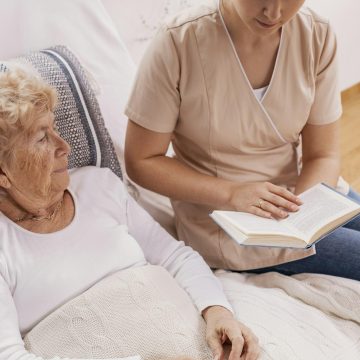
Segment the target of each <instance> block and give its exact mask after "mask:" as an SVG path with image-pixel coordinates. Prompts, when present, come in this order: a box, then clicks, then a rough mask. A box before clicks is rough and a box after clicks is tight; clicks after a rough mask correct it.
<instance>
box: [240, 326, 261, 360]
mask: <svg viewBox="0 0 360 360" xmlns="http://www.w3.org/2000/svg"><path fill="white" fill-rule="evenodd" d="M241 329H242V334H243V337H244V340H245V346H244V347H245V351H244V353H245V354H244V355H245V356H244V360H256V359H257V358H258V357H259V355H260V346H259V339H258V338H257V337H256V336H255V335H254V333H253V332H252V331H251V330H250V329H249V328H248V327H246V326H244V325H242V326H241Z"/></svg>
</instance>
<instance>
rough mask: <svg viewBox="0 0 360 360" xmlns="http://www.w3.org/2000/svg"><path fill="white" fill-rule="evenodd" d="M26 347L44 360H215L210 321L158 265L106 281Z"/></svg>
mask: <svg viewBox="0 0 360 360" xmlns="http://www.w3.org/2000/svg"><path fill="white" fill-rule="evenodd" d="M24 342H25V347H26V348H27V349H28V351H30V352H32V353H34V354H36V355H38V356H42V357H44V358H52V357H54V356H60V357H69V358H114V357H126V356H133V355H137V354H138V355H140V356H141V359H143V360H159V359H164V358H174V357H176V356H181V355H186V356H188V357H191V358H194V359H197V360H211V359H213V357H212V354H211V351H210V349H209V348H208V346H207V344H206V341H205V322H204V320H203V319H202V317H201V316H200V314H199V313H198V311H197V310H196V308H195V307H194V305H193V303H192V302H191V300H190V298H189V296H188V295H187V294H186V292H185V291H184V290H183V289H182V288H180V286H179V285H178V284H177V282H176V281H175V280H174V278H173V277H171V276H170V274H169V273H168V272H167V271H166V270H165V269H164V268H162V267H160V266H153V265H146V266H143V267H137V268H130V269H127V270H123V271H120V272H118V273H115V274H113V275H111V276H109V277H107V278H105V279H103V280H102V281H100V282H98V283H97V284H96V285H94V286H93V287H92V288H90V289H89V290H87V291H86V292H84V293H83V294H82V295H80V296H78V297H76V298H75V299H73V300H71V301H69V302H68V303H66V304H65V305H63V306H62V307H60V308H59V309H57V310H56V311H54V312H53V313H52V314H50V315H49V316H48V317H47V318H45V319H44V320H42V321H41V322H40V323H39V324H38V325H37V326H35V327H34V328H33V329H32V330H31V331H30V332H29V333H28V334H27V335H26V336H25V338H24Z"/></svg>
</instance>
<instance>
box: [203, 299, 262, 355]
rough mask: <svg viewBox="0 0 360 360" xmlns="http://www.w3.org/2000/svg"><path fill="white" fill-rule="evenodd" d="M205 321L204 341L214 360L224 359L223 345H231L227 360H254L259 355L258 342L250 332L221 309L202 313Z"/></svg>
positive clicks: (216, 307) (210, 308) (225, 310)
mask: <svg viewBox="0 0 360 360" xmlns="http://www.w3.org/2000/svg"><path fill="white" fill-rule="evenodd" d="M203 316H204V319H205V321H206V340H207V342H208V345H209V347H210V349H211V350H212V352H213V355H214V359H215V360H223V359H224V345H225V344H226V343H230V344H231V352H230V355H229V360H256V359H258V356H259V354H260V347H259V341H258V339H257V337H256V336H255V335H254V334H253V333H252V331H251V330H250V329H249V328H248V327H246V326H245V325H244V324H242V323H240V322H239V321H237V320H236V319H235V318H234V316H233V314H232V313H231V312H230V311H229V310H227V309H225V308H223V307H221V306H211V307H209V308H207V309H205V310H204V311H203Z"/></svg>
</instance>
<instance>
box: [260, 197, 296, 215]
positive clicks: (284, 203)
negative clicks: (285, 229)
mask: <svg viewBox="0 0 360 360" xmlns="http://www.w3.org/2000/svg"><path fill="white" fill-rule="evenodd" d="M263 199H264V200H266V201H268V202H270V203H272V204H273V205H275V206H277V207H281V208H283V209H285V210H287V211H292V212H293V211H298V210H299V209H300V207H299V206H298V205H297V204H294V203H293V202H291V201H289V200H286V199H284V198H283V197H281V196H279V195H275V194H272V193H267V194H265V195H264V196H263Z"/></svg>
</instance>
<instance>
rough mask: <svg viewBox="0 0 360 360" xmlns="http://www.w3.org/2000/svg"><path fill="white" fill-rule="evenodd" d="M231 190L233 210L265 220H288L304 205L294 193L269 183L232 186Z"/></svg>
mask: <svg viewBox="0 0 360 360" xmlns="http://www.w3.org/2000/svg"><path fill="white" fill-rule="evenodd" d="M230 188H231V189H230V193H231V195H230V207H231V209H233V210H235V211H243V212H248V213H251V214H255V215H258V216H262V217H265V218H270V217H273V218H277V219H283V218H286V217H287V216H288V212H294V211H298V210H299V205H301V204H302V202H301V200H300V199H299V198H298V197H297V196H296V195H294V194H293V193H292V192H290V191H289V190H286V189H285V188H283V187H281V186H277V185H274V184H271V183H269V182H258V183H247V184H231V186H230Z"/></svg>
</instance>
